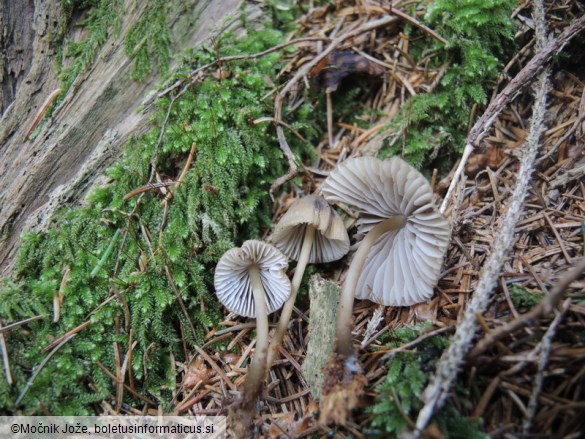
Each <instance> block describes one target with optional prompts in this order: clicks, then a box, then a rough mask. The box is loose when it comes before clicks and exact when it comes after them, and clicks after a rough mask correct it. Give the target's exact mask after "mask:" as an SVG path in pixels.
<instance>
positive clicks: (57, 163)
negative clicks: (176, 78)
mask: <svg viewBox="0 0 585 439" xmlns="http://www.w3.org/2000/svg"><path fill="white" fill-rule="evenodd" d="M124 3H125V4H124V16H123V18H122V24H121V31H120V33H119V35H118V36H113V35H110V36H109V40H108V41H107V42H106V44H104V45H103V47H102V48H101V49H100V50H99V51H98V52H97V53H96V55H95V61H94V63H93V65H92V66H91V68H90V69H89V70H88V71H87V72H85V73H83V74H81V75H80V76H79V77H78V78H77V79H76V80H75V82H74V84H73V85H72V87H71V89H70V90H69V91H68V92H67V94H66V96H65V99H64V100H63V102H62V103H61V104H60V105H59V106H58V108H57V109H56V110H55V111H54V113H53V115H52V118H51V120H49V121H47V122H46V123H45V124H44V126H43V127H42V129H41V132H40V134H39V135H37V136H36V137H35V138H34V139H32V140H25V138H26V137H27V132H28V130H29V129H30V127H31V125H32V123H33V120H34V119H35V116H37V114H38V113H39V109H40V108H41V106H42V105H43V103H44V102H45V100H46V99H47V97H48V96H50V95H51V94H52V93H53V92H54V91H55V90H56V89H58V88H59V87H60V84H59V81H58V78H57V77H56V75H55V65H54V62H55V61H54V51H55V48H54V47H52V46H51V44H50V39H51V38H50V37H51V32H53V31H54V30H55V28H56V27H57V26H58V23H59V21H60V19H61V14H62V10H61V6H60V1H59V0H35V1H32V0H30V1H22V2H21V1H18V2H3V3H2V6H1V7H0V13H1V14H2V15H1V16H0V27H1V29H0V30H1V31H2V32H0V34H2V35H3V36H2V37H0V38H3V39H2V40H0V46H1V47H2V53H3V57H2V58H0V75H2V76H1V79H2V86H1V89H0V108H1V109H2V111H3V114H2V118H1V119H0V274H7V273H8V272H9V270H10V267H11V265H12V261H13V259H14V255H15V252H16V250H17V248H18V245H19V244H18V243H19V236H20V234H21V233H22V232H23V231H27V230H44V229H45V228H46V226H47V224H48V222H49V220H50V218H51V217H52V215H53V214H54V212H55V211H56V210H57V208H59V207H61V206H63V205H64V204H65V203H75V202H78V201H79V200H81V199H82V198H83V196H84V194H85V193H86V191H87V189H88V188H89V187H91V186H93V185H94V184H95V183H96V179H97V178H98V177H99V176H100V175H101V174H102V172H103V170H104V169H105V168H106V167H107V166H109V165H111V163H112V162H113V160H114V159H115V158H116V157H117V156H118V155H119V153H120V151H121V146H122V145H123V144H124V143H125V142H126V140H128V139H129V137H130V136H135V135H138V134H140V133H142V132H144V131H145V130H146V129H147V128H148V125H149V119H150V115H149V113H150V111H151V110H152V105H151V104H152V103H153V101H154V97H155V96H156V94H155V93H147V91H148V90H151V89H153V88H154V86H155V85H156V83H157V81H158V80H159V79H160V77H159V75H158V72H156V71H155V72H153V73H152V74H151V75H150V76H149V77H148V78H146V79H145V80H144V81H141V82H138V81H134V80H132V79H130V70H131V68H132V61H131V60H130V59H128V57H127V56H126V54H125V52H124V44H123V39H124V36H125V34H126V31H127V30H128V29H129V28H130V26H131V25H132V24H134V23H136V22H137V21H138V20H139V19H140V17H141V15H142V13H143V12H144V10H145V7H146V4H147V2H135V1H130V0H126V1H125V2H124ZM240 3H241V0H226V1H222V2H214V1H211V0H189V1H186V2H180V3H179V4H177V3H173V5H177V6H173V8H174V10H172V11H171V14H170V15H169V24H170V26H171V32H172V34H173V37H174V38H173V41H174V42H173V47H172V51H173V53H181V51H182V50H183V49H184V48H187V47H193V46H196V45H198V44H199V43H201V42H203V41H205V40H206V39H207V38H208V37H209V36H210V35H212V34H217V33H218V32H220V31H222V30H223V29H225V28H227V27H228V26H230V24H229V23H231V24H234V23H236V22H237V18H238V13H239V10H240V8H239V6H240ZM230 17H231V18H230ZM73 28H74V27H73V26H71V29H73ZM27 31H28V34H27ZM6 35H8V36H6ZM6 47H11V50H5V48H6ZM145 95H146V98H145ZM149 96H150V97H149ZM137 109H139V111H138V112H137V111H136V110H137Z"/></svg>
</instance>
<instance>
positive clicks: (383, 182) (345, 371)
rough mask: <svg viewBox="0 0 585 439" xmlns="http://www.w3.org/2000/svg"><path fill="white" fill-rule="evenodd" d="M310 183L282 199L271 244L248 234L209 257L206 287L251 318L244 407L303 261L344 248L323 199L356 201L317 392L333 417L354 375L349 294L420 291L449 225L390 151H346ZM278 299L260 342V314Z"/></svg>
mask: <svg viewBox="0 0 585 439" xmlns="http://www.w3.org/2000/svg"><path fill="white" fill-rule="evenodd" d="M320 192H321V194H322V197H321V196H318V195H309V196H305V197H303V198H300V199H298V200H296V201H295V202H294V203H293V204H292V205H291V206H290V207H289V209H288V211H287V213H286V214H285V215H284V216H283V217H282V218H281V220H280V222H279V223H278V224H277V225H276V227H275V229H274V232H273V234H272V237H271V241H272V243H273V244H274V246H272V245H270V244H266V243H264V242H261V241H253V240H252V241H246V242H244V244H243V245H242V247H241V248H234V249H231V250H229V251H227V252H226V253H225V254H224V255H223V256H222V258H221V259H220V261H219V263H218V264H217V268H216V271H215V288H216V292H217V296H218V298H219V300H220V301H221V303H223V304H224V305H225V307H226V308H227V309H229V310H230V311H233V312H235V313H236V314H238V315H241V316H244V317H252V318H256V322H257V323H256V324H257V337H258V338H257V342H256V352H255V355H254V359H253V360H252V362H251V364H250V367H249V369H248V374H247V376H246V381H245V383H244V395H243V397H242V401H243V402H244V403H243V406H244V407H247V408H250V407H252V405H254V404H255V400H256V399H257V397H258V395H259V392H260V388H261V386H262V381H263V380H264V377H265V375H266V371H267V369H269V368H270V366H271V365H272V362H273V361H274V359H275V357H276V355H277V352H278V348H279V346H280V344H281V342H282V339H283V337H284V334H285V333H286V330H287V327H288V324H289V321H290V318H291V314H292V310H293V307H294V303H295V298H296V295H297V293H298V290H299V287H300V284H301V280H302V277H303V273H304V271H305V268H306V266H307V264H308V263H323V262H331V261H334V260H337V259H340V258H342V257H343V256H344V255H345V254H346V253H347V252H348V251H349V247H350V245H349V237H348V234H347V230H346V228H345V226H344V223H343V221H342V219H341V218H340V217H339V216H338V215H337V213H336V212H335V210H333V208H332V207H331V206H330V205H329V203H343V204H346V205H349V206H352V207H353V208H355V209H356V210H357V212H358V214H359V217H358V219H357V228H358V235H357V241H358V242H357V244H356V245H357V251H356V252H355V254H354V256H353V259H352V261H351V264H350V267H349V270H348V272H347V275H346V279H345V281H344V284H343V290H342V296H341V300H340V303H339V309H338V312H337V323H336V342H335V348H334V352H333V355H332V357H331V359H330V362H329V364H328V366H327V369H326V374H327V376H326V379H325V386H324V388H323V392H322V395H323V396H324V400H323V404H322V420H324V422H329V421H331V420H333V421H335V422H337V423H343V422H344V420H345V416H346V415H347V413H349V411H350V410H351V409H352V408H353V407H354V406H355V404H356V403H357V397H358V396H359V394H360V392H362V391H363V384H364V383H363V379H362V378H363V377H361V368H360V365H359V362H358V359H357V355H356V353H355V351H354V348H353V343H352V337H351V329H352V327H353V325H352V309H353V301H354V297H357V298H359V299H368V300H371V301H373V302H376V303H379V304H382V305H385V306H409V305H413V304H415V303H419V302H423V301H425V300H427V299H429V298H430V297H431V296H432V294H433V287H434V286H435V284H436V283H437V280H438V277H439V274H440V269H441V265H442V261H443V255H444V253H445V251H446V249H447V245H448V242H449V235H450V229H449V225H448V223H447V221H446V220H445V218H443V216H442V215H441V214H440V213H439V211H438V209H437V208H436V206H435V204H434V202H433V192H432V189H431V186H430V185H429V183H428V182H427V180H426V179H425V178H424V177H423V176H422V174H420V173H419V172H418V171H417V170H415V169H414V168H412V167H411V166H410V165H408V164H407V163H406V162H404V161H403V160H401V159H399V158H397V157H394V158H391V159H388V160H385V161H382V160H379V159H376V158H372V157H359V158H353V159H349V160H346V161H345V162H344V163H342V164H341V165H339V166H338V167H337V168H336V169H335V170H333V171H332V172H331V173H330V174H329V176H328V177H327V179H326V180H325V181H324V182H323V184H322V185H321V188H320ZM287 257H289V258H291V259H293V260H297V261H298V262H297V265H296V268H295V273H294V276H293V279H292V282H290V281H289V279H288V277H287V276H286V273H285V271H286V269H287V265H288V259H287ZM283 304H284V308H283V311H282V313H281V316H280V319H279V321H278V324H277V327H276V330H275V333H274V336H273V338H272V341H271V342H270V344H269V341H268V314H270V313H272V312H274V311H276V310H277V309H279V308H280V307H281V306H283ZM251 410H252V409H250V411H251Z"/></svg>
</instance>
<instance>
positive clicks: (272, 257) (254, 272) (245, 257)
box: [214, 240, 291, 406]
mask: <svg viewBox="0 0 585 439" xmlns="http://www.w3.org/2000/svg"><path fill="white" fill-rule="evenodd" d="M287 266H288V260H287V258H286V256H285V255H283V254H282V253H281V252H280V251H279V250H277V249H276V248H274V247H273V246H271V245H270V244H266V243H264V242H262V241H255V240H250V241H246V242H244V244H242V247H241V248H233V249H231V250H228V251H227V252H225V253H224V255H223V256H222V257H221V259H220V260H219V262H218V263H217V267H216V268H215V278H214V283H215V291H216V294H217V297H218V299H219V301H220V302H221V303H222V304H223V305H224V306H225V307H226V308H227V309H228V310H230V311H233V312H234V313H236V314H238V315H240V316H243V317H255V318H256V335H257V339H256V353H255V354H254V359H253V360H252V362H251V363H250V367H249V368H248V374H247V375H246V381H245V382H244V396H243V398H242V399H243V401H244V406H246V405H247V406H251V405H252V404H254V402H255V400H256V398H257V397H258V394H259V392H260V388H261V386H262V381H263V380H264V375H265V373H266V354H267V351H268V314H270V313H272V312H274V311H276V310H277V309H279V308H280V307H281V306H282V304H283V303H284V302H285V301H286V299H287V298H288V297H289V295H290V292H291V285H290V281H289V279H288V277H287V276H286V268H287Z"/></svg>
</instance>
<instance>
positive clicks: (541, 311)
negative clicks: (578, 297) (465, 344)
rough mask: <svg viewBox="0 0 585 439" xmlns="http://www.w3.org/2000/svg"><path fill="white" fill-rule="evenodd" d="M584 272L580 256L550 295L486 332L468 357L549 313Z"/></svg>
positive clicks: (583, 262)
mask: <svg viewBox="0 0 585 439" xmlns="http://www.w3.org/2000/svg"><path fill="white" fill-rule="evenodd" d="M584 273H585V257H583V258H581V259H580V260H579V261H578V262H577V265H575V266H574V267H573V268H572V269H570V270H568V271H567V272H566V273H564V275H563V276H562V277H561V278H560V279H559V280H558V282H557V284H556V285H555V287H554V288H553V289H552V290H551V292H550V295H548V296H546V297H545V298H544V299H543V301H542V302H541V303H539V304H538V305H537V306H536V307H535V308H533V309H532V310H531V311H529V312H527V313H525V314H522V315H520V316H519V317H518V318H517V319H514V320H512V321H510V322H508V323H506V324H505V325H504V326H500V327H499V328H496V329H494V330H493V331H491V332H490V333H489V334H486V335H485V336H484V338H483V339H481V340H480V341H479V342H478V343H477V344H476V345H475V347H474V348H473V350H472V351H471V353H470V354H469V357H468V358H469V359H474V358H477V357H478V356H479V355H481V354H482V353H484V352H485V351H486V350H487V349H489V348H490V347H491V346H493V345H494V343H496V342H497V341H498V340H501V339H502V338H504V337H506V336H508V335H510V334H512V333H513V332H515V331H517V330H518V329H520V328H523V327H524V326H527V325H529V324H531V323H534V322H537V321H538V320H539V319H540V318H541V317H543V316H544V315H546V314H549V313H551V312H552V311H553V310H554V309H555V308H556V307H557V306H558V304H559V302H560V301H561V299H562V298H563V295H564V293H565V290H566V289H567V288H569V285H571V282H573V281H575V280H577V279H579V278H580V277H582V276H583V274H584Z"/></svg>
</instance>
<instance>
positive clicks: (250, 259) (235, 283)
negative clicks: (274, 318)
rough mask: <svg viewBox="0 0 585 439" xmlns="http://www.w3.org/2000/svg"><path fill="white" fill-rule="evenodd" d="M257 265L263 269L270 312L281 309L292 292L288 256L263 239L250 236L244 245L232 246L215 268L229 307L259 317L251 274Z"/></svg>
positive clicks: (220, 296) (218, 286) (218, 290)
mask: <svg viewBox="0 0 585 439" xmlns="http://www.w3.org/2000/svg"><path fill="white" fill-rule="evenodd" d="M253 266H256V267H258V270H259V272H260V278H261V279H262V285H263V287H264V292H265V295H266V308H267V310H268V314H270V313H272V312H274V311H276V310H277V309H279V308H280V307H281V306H282V304H283V303H284V302H285V301H286V299H287V298H288V297H289V295H290V292H291V285H290V280H289V279H288V277H287V276H286V269H287V266H288V260H287V257H286V256H285V255H283V254H282V253H281V252H280V251H279V250H278V249H276V248H275V247H273V246H272V245H270V244H266V243H265V242H262V241H256V240H250V241H246V242H244V244H242V247H240V248H232V249H231V250H228V251H227V252H225V253H224V255H223V256H222V257H221V259H220V260H219V262H218V263H217V266H216V268H215V278H214V284H215V292H216V294H217V297H218V299H219V301H220V302H221V303H222V304H223V305H224V306H225V307H226V308H227V309H228V310H230V311H233V312H235V313H236V314H238V315H240V316H243V317H256V306H255V304H254V295H253V292H252V285H251V282H250V275H249V269H250V268H251V267H253Z"/></svg>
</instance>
